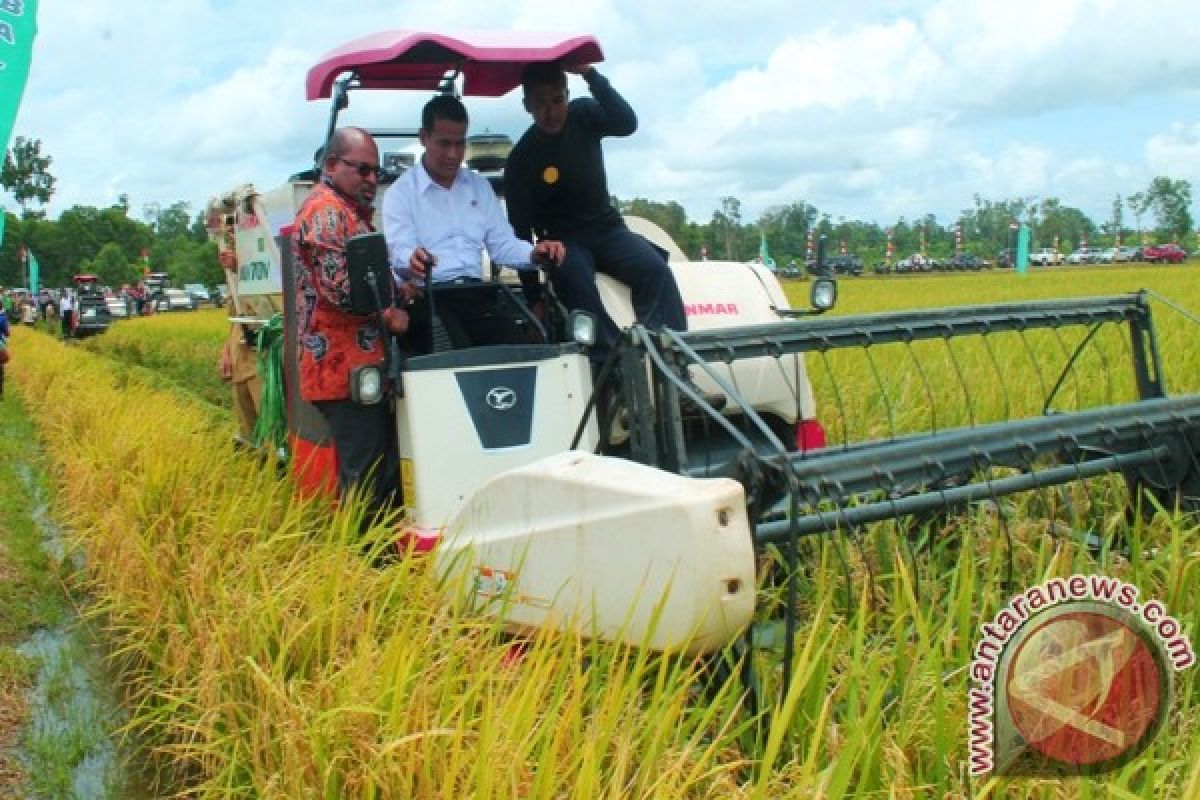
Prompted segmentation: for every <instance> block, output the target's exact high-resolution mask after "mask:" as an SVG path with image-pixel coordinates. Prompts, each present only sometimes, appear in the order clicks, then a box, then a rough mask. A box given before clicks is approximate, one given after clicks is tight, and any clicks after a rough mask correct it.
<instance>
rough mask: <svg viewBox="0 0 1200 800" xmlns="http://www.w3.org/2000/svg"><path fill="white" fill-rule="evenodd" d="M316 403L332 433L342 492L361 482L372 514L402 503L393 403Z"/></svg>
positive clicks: (334, 401)
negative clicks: (364, 404)
mask: <svg viewBox="0 0 1200 800" xmlns="http://www.w3.org/2000/svg"><path fill="white" fill-rule="evenodd" d="M315 405H316V407H317V410H318V411H320V412H321V416H323V417H324V418H325V421H326V422H328V423H329V429H330V432H331V433H332V434H333V449H334V451H335V452H336V453H337V460H338V489H339V490H340V491H341V493H342V495H343V496H344V495H345V494H346V492H348V491H350V490H351V489H352V488H354V487H356V486H360V485H361V486H362V487H363V492H364V495H365V496H366V499H367V503H368V507H369V509H370V515H371V516H374V515H375V513H378V512H382V511H388V510H390V509H392V508H393V507H394V506H396V505H399V504H400V503H401V502H402V500H403V498H402V496H401V490H400V455H399V451H398V448H397V444H396V417H395V415H394V414H392V407H391V404H390V403H388V402H382V403H376V404H375V405H373V406H363V405H359V404H358V403H355V402H354V401H353V400H327V401H323V402H319V403H316V404H315Z"/></svg>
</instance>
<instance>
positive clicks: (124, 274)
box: [0, 136, 225, 287]
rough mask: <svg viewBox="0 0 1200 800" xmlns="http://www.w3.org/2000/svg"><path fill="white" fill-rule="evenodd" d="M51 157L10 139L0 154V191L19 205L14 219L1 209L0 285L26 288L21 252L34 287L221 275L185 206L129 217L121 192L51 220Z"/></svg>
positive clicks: (208, 279) (216, 278)
mask: <svg viewBox="0 0 1200 800" xmlns="http://www.w3.org/2000/svg"><path fill="white" fill-rule="evenodd" d="M52 163H53V159H52V158H51V157H50V156H48V155H44V154H43V153H42V143H41V141H40V140H38V139H26V138H25V137H21V136H18V137H16V139H15V140H14V142H13V146H12V147H11V148H10V149H9V150H8V151H7V152H6V153H5V155H4V165H3V167H2V168H0V187H3V188H4V189H6V190H7V191H8V192H9V194H11V195H12V197H13V198H14V199H15V200H16V201H17V203H18V204H20V206H21V213H20V216H17V215H15V214H12V213H8V212H5V220H4V241H3V243H0V286H6V287H7V286H27V285H28V280H29V273H28V269H27V266H28V265H27V261H26V260H25V259H23V258H22V253H23V252H25V251H28V252H31V253H32V254H33V255H34V257H35V258H36V259H37V263H38V268H39V282H40V284H41V285H42V286H52V287H57V286H68V285H70V283H71V276H72V275H75V274H77V273H81V272H84V273H93V274H95V275H97V276H99V278H100V280H101V282H103V283H104V284H106V285H108V286H114V287H115V286H121V285H122V284H126V283H128V284H133V283H136V282H137V281H138V280H140V279H141V277H142V275H143V274H144V273H145V272H168V273H170V274H171V278H172V281H173V282H174V283H175V284H176V285H180V284H183V283H203V284H205V285H206V286H212V285H215V284H218V283H223V282H224V280H225V278H224V274H223V272H222V270H221V266H220V264H219V263H218V262H217V246H216V244H215V243H213V242H210V241H209V240H208V233H207V231H206V230H205V227H204V215H203V213H198V214H196V215H195V217H193V216H192V214H191V209H190V207H189V204H188V203H186V202H182V201H181V202H178V203H172V204H171V205H169V206H167V207H166V208H162V207H161V206H159V205H156V204H149V205H146V206H145V207H144V208H143V209H142V215H141V216H142V218H141V219H137V218H135V217H134V216H131V214H130V201H129V197H128V195H121V197H120V198H119V199H118V201H117V203H116V205H113V206H109V207H107V208H95V207H92V206H72V207H71V208H69V209H67V210H66V211H63V212H62V213H61V214H60V215H59V217H58V219H56V220H51V219H46V215H45V212H44V211H43V210H42V209H41V207H42V206H45V205H46V204H47V203H48V202H50V198H51V197H52V196H53V194H54V187H55V184H56V183H57V180H56V178H55V177H54V176H53V175H52V174H51V173H50V166H51V164H52Z"/></svg>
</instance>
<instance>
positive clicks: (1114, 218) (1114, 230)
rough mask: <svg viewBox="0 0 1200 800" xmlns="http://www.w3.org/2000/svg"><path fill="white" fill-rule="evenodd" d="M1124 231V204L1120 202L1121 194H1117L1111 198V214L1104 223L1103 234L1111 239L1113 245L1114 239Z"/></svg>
mask: <svg viewBox="0 0 1200 800" xmlns="http://www.w3.org/2000/svg"><path fill="white" fill-rule="evenodd" d="M1124 229H1125V204H1124V203H1123V202H1122V201H1121V194H1120V193H1119V192H1118V193H1117V194H1116V196H1114V197H1113V203H1112V213H1111V214H1110V215H1109V218H1108V222H1106V223H1104V232H1105V233H1107V234H1108V235H1109V236H1112V237H1113V244H1116V239H1117V237H1119V236H1120V235H1121V233H1122V231H1124Z"/></svg>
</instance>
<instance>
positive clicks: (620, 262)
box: [504, 63, 687, 361]
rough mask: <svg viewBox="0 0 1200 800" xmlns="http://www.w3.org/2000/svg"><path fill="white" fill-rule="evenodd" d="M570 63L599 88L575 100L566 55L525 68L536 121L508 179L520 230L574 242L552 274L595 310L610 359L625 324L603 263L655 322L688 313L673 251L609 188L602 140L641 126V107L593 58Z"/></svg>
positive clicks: (568, 294) (574, 302)
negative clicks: (642, 230)
mask: <svg viewBox="0 0 1200 800" xmlns="http://www.w3.org/2000/svg"><path fill="white" fill-rule="evenodd" d="M569 69H570V70H571V72H573V73H576V74H578V75H582V76H583V79H584V80H585V81H586V82H587V85H588V88H589V89H590V90H591V93H592V97H582V98H577V99H575V100H571V101H570V103H569V104H568V102H567V76H566V74H565V72H564V71H563V68H562V67H560V66H559V65H558V64H546V63H542V64H533V65H530V67H529V68H527V69H526V70H525V73H524V75H523V76H522V86H523V89H524V93H525V97H524V103H525V110H526V111H528V112H529V113H530V114H532V115H533V125H531V126H530V127H529V130H527V131H526V132H525V134H524V135H523V136H522V137H521V140H520V141H519V142H517V144H516V146H515V147H514V148H513V150H512V152H511V153H510V154H509V156H508V164H507V166H506V167H505V170H504V189H505V197H506V201H507V205H508V218H509V221H510V222H511V223H512V226H513V229H514V230H515V231H516V232H517V236H520V237H521V238H523V239H528V240H531V241H532V237H533V236H537V237H538V238H540V239H558V240H560V241H562V242H563V244H564V245H565V246H566V258H565V260H564V261H563V263H562V266H561V267H559V268H558V269H556V270H554V271H552V272H550V273H549V277H550V280H551V281H552V282H553V284H554V289H555V291H556V292H558V295H559V297H560V298H561V299H562V301H563V303H564V304H566V305H567V306H568V307H569V308H572V309H576V308H578V309H584V310H586V311H589V312H591V313H592V314H593V315H594V316H595V317H596V320H597V322H598V324H599V330H598V331H597V343H596V347H595V348H593V351H592V355H593V358H594V359H595V360H596V361H602V360H603V359H604V357H605V356H606V355H607V353H608V351H609V350H610V349H611V348H612V346H613V344H614V343H615V342H616V341H617V338H618V336H619V330H618V328H617V325H616V323H614V322H613V320H612V318H611V317H610V316H609V315H608V313H607V312H606V311H605V310H604V305H603V303H601V301H600V293H599V291H598V290H597V289H596V272H603V273H606V274H608V275H611V276H613V277H614V278H616V279H617V280H619V281H621V282H622V283H624V284H625V285H626V286H628V287H629V289H630V292H631V294H632V298H633V310H634V314H635V315H636V317H637V319H638V321H639V322H641V323H642V324H643V325H645V326H646V327H648V328H659V327H667V328H672V329H674V330H678V331H683V330H687V317H686V316H685V315H684V310H683V299H682V298H681V297H680V294H679V287H678V286H677V285H676V283H675V276H674V275H672V274H671V270H670V268H668V267H667V261H666V258H665V256H664V255H663V254H662V253H661V252H660V251H659V250H657V249H656V248H655V247H654V246H653V245H652V244H650V242H648V241H647V240H646V239H644V238H643V237H641V236H638V235H637V234H635V233H633V232H632V231H630V230H629V229H628V228H627V227H625V222H624V221H623V220H622V219H621V215H620V213H619V212H618V211H617V209H615V208H613V206H612V202H611V200H610V199H609V195H608V179H607V177H606V175H605V171H604V153H603V151H602V150H601V147H600V140H601V139H602V138H604V137H605V136H628V135H629V134H631V133H633V132H634V131H635V130H636V129H637V116H636V115H635V114H634V113H633V109H632V108H630V107H629V104H628V103H626V102H625V100H624V99H623V98H622V97H621V96H620V95H619V94H617V92H616V90H614V89H613V88H612V86H611V85H610V84H609V82H608V79H607V78H605V77H604V76H603V75H601V74H600V73H599V72H597V71H596V68H595V67H593V66H590V65H585V66H580V67H571V68H569ZM528 288H529V287H527V289H528ZM535 300H536V298H535Z"/></svg>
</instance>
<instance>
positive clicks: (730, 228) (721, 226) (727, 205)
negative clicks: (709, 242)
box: [709, 197, 742, 261]
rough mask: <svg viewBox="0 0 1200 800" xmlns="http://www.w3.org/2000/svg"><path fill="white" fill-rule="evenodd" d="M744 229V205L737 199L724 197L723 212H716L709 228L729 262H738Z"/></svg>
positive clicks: (722, 199) (722, 201)
mask: <svg viewBox="0 0 1200 800" xmlns="http://www.w3.org/2000/svg"><path fill="white" fill-rule="evenodd" d="M741 227H742V203H741V201H740V200H738V199H737V198H736V197H722V198H721V210H720V211H714V212H713V217H712V222H710V223H709V228H710V229H711V230H712V234H713V237H714V241H719V242H720V243H721V245H722V248H723V249H724V251H725V259H726V260H727V261H737V260H738V253H739V249H740V248H739V244H740V239H741Z"/></svg>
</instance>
